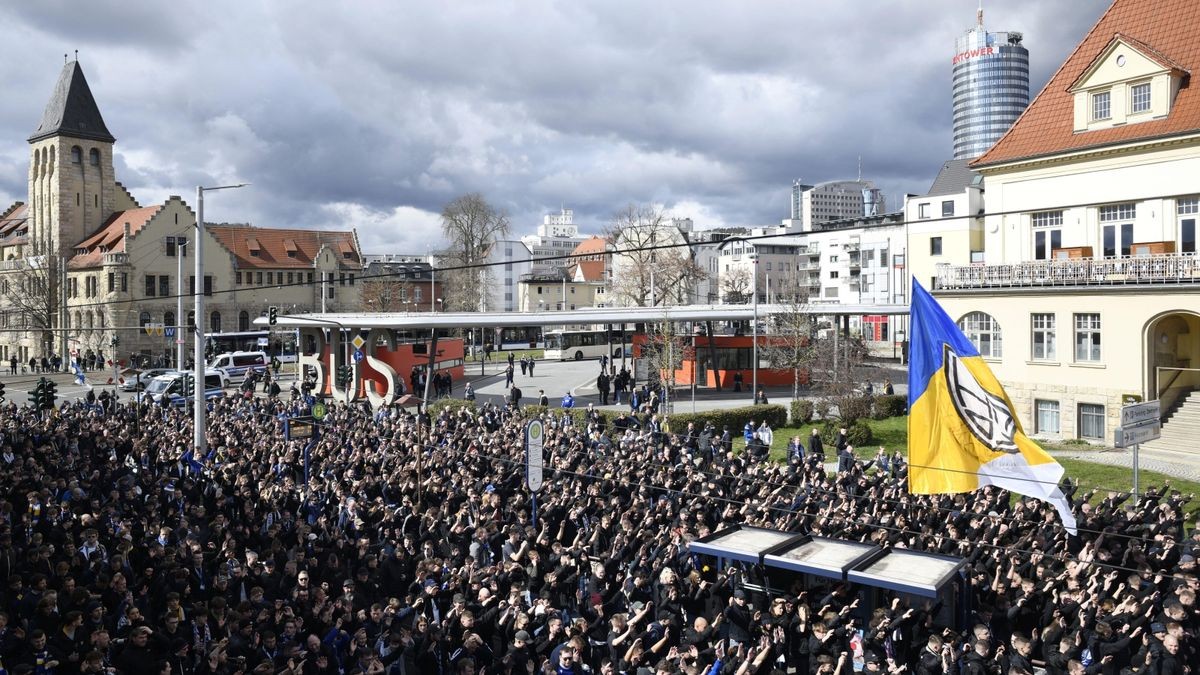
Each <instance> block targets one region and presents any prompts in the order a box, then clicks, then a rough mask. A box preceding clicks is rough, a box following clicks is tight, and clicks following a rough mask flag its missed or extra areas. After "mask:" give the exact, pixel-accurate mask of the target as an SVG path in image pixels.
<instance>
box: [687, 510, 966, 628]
mask: <svg viewBox="0 0 1200 675" xmlns="http://www.w3.org/2000/svg"><path fill="white" fill-rule="evenodd" d="M688 549H689V550H690V551H691V552H692V553H694V554H698V555H702V556H711V557H713V558H716V560H717V565H718V568H719V569H724V568H725V567H727V566H729V565H731V564H736V565H739V567H740V568H741V569H743V570H744V573H743V575H742V578H741V580H740V584H741V585H742V586H743V587H745V588H746V589H747V590H749V591H752V592H757V593H763V594H766V595H780V594H783V593H785V592H789V591H791V590H794V589H809V588H814V587H821V586H827V587H832V586H837V585H839V584H848V585H849V586H850V591H851V594H852V595H853V596H856V597H858V598H859V599H860V606H859V611H858V612H857V613H856V614H861V615H863V616H870V614H871V612H873V611H874V610H875V608H877V607H883V606H886V605H887V604H888V603H890V599H891V598H892V597H895V596H900V597H903V598H905V599H906V600H907V601H908V603H909V605H910V606H912V607H920V606H922V605H923V604H924V603H925V601H927V600H928V601H929V602H930V604H931V605H933V606H935V607H938V612H937V615H936V617H935V620H936V622H937V623H938V624H939V625H943V626H955V627H958V626H959V624H960V623H961V622H962V621H964V620H965V615H966V606H965V602H966V600H967V599H968V598H967V597H966V595H967V594H966V593H964V592H963V580H962V575H961V571H962V569H963V567H964V565H965V561H964V560H962V559H960V558H951V557H947V556H942V555H936V554H932V553H922V552H919V551H908V550H904V549H894V548H892V549H887V548H882V547H880V546H877V545H875V544H868V543H864V542H859V541H851V540H843V539H834V538H829V537H820V536H814V535H811V534H804V533H798V532H784V531H781V530H772V529H768V528H759V527H749V526H743V525H736V526H734V527H731V528H728V529H724V530H720V531H718V532H714V533H712V534H710V535H708V536H706V537H702V538H700V539H697V540H695V541H693V542H691V543H690V544H689V545H688ZM939 603H940V604H939Z"/></svg>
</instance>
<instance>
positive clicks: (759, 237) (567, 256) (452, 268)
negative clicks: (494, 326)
mask: <svg viewBox="0 0 1200 675" xmlns="http://www.w3.org/2000/svg"><path fill="white" fill-rule="evenodd" d="M1178 196H1179V195H1178V194H1170V195H1160V196H1157V197H1147V198H1146V200H1148V201H1149V200H1155V199H1174V198H1176V197H1178ZM1107 203H1109V202H1086V203H1078V204H1063V205H1057V206H1046V207H1042V208H1039V209H1038V211H1056V210H1066V209H1077V208H1087V207H1092V206H1101V205H1104V204H1107ZM1029 212H1030V211H1029V209H1012V210H1009V211H994V212H990V213H982V214H978V215H975V216H939V217H937V218H919V219H916V220H907V219H903V220H896V221H891V222H888V223H886V224H887V225H889V226H901V225H909V224H916V223H921V224H928V223H938V222H945V221H950V220H963V219H980V218H986V217H988V216H1013V215H1022V214H1026V213H1029ZM793 236H796V235H795V233H782V232H780V233H770V234H756V235H746V236H732V237H729V238H728V239H727V241H729V240H738V241H750V242H753V241H765V240H769V239H776V238H779V237H793ZM695 245H696V242H683V243H665V244H654V245H652V246H636V247H629V248H623V249H618V248H614V249H612V250H606V251H605V252H604V253H603V255H612V254H614V253H616V254H619V253H630V252H635V251H663V250H671V249H676V248H691V247H693V246H695ZM595 255H597V254H596V253H562V254H558V255H549V256H542V257H537V258H533V257H531V258H529V259H528V260H527V261H522V262H529V263H540V262H549V261H555V260H575V259H576V258H589V257H593V256H595ZM512 262H513V261H512V260H501V261H496V262H479V263H471V264H467V265H447V266H445V267H437V268H434V270H435V271H436V272H456V271H463V270H476V269H485V268H491V267H500V266H502V265H507V264H511V263H512ZM406 274H407V273H406V272H405V271H397V272H382V273H379V274H371V275H367V276H358V277H355V281H356V282H363V281H374V280H378V279H388V278H393V277H401V278H403V277H404V276H405V275H406ZM324 283H331V282H330V281H329V280H321V279H318V278H315V277H314V279H313V280H312V281H308V280H302V281H294V282H291V283H276V284H257V285H244V286H237V287H235V288H227V289H224V290H217V289H213V291H212V292H211V293H208V294H206V296H205V297H212V296H215V295H224V294H227V293H242V292H250V291H259V290H272V289H280V288H292V287H303V286H317V285H320V284H324ZM180 296H182V297H184V298H190V297H194V296H195V293H176V294H173V295H171V294H168V295H158V296H154V300H156V301H161V300H174V299H176V298H178V297H180ZM145 300H146V298H121V299H117V300H101V301H96V302H90V303H82V304H75V305H69V307H70V309H72V310H76V309H88V308H93V307H105V306H108V305H122V304H131V303H136V302H143V301H145ZM830 306H831V307H835V306H836V305H830ZM385 313H399V312H385ZM30 330H34V329H30ZM92 330H108V329H101V328H96V329H92Z"/></svg>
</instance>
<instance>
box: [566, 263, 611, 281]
mask: <svg viewBox="0 0 1200 675" xmlns="http://www.w3.org/2000/svg"><path fill="white" fill-rule="evenodd" d="M580 272H582V273H583V281H604V261H603V260H581V261H579V262H577V263H575V264H574V265H573V266H572V267H571V278H572V279H574V280H576V281H578V280H579V273H580Z"/></svg>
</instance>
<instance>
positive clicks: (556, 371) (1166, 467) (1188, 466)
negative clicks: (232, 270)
mask: <svg viewBox="0 0 1200 675" xmlns="http://www.w3.org/2000/svg"><path fill="white" fill-rule="evenodd" d="M506 366H507V364H506V363H503V362H493V363H487V364H485V366H484V373H483V374H482V375H481V374H480V367H479V364H467V367H466V379H467V380H468V381H470V382H472V386H473V387H474V388H475V392H476V395H477V396H478V398H479V400H481V401H492V402H495V403H503V401H504V399H505V398H506V396H507V394H508V390H507V388H506V387H505V386H504V369H505V367H506ZM599 370H600V368H599V362H597V361H595V360H589V361H566V362H561V363H556V362H550V361H539V362H538V364H537V367H536V368H535V369H534V375H533V376H532V377H530V376H529V375H524V376H523V375H521V371H520V369H519V368H518V369H517V371H516V383H517V386H519V387H520V388H521V391H522V393H523V395H524V397H523V399H522V402H523V403H536V402H537V398H538V390H539V389H544V390H545V392H546V395H547V396H548V397H549V398H550V403H551V405H552V406H558V405H559V403H560V402H561V400H562V396H563V394H564V393H565V392H567V391H570V392H572V394H573V395H574V396H575V399H576V405H577V406H581V407H582V406H586V405H587V404H588V403H594V404H596V405H599V401H600V398H599V395H598V392H597V390H596V375H597V374H598V373H599ZM87 375H88V384H87V385H78V384H75V381H74V378H73V377H72V376H70V375H69V374H66V373H50V374H47V375H46V377H48V378H50V379H52V380H54V382H55V383H57V384H58V395H59V401H64V400H67V401H73V400H75V399H77V398H80V399H81V398H83V397H84V396H86V395H87V392H88V389H89V387H95V391H96V393H97V395H98V394H99V393H100V392H101V391H102V390H105V389H107V390H109V391H112V389H113V387H112V386H111V385H108V384H107V380H108V378H109V377H110V374H109V371H95V372H90V373H88V374H87ZM39 377H42V375H40V374H25V375H8V374H4V373H0V382H4V384H5V386H6V394H7V397H8V400H9V401H13V402H15V403H17V404H18V405H20V404H23V403H25V402H26V401H27V400H28V392H29V391H30V390H32V388H33V386H34V384H35V383H36V382H37V380H38V378H39ZM869 377H870V378H871V379H872V380H878V381H882V380H883V379H884V378H885V377H888V378H890V379H891V380H892V382H894V383H896V384H895V387H896V393H897V394H903V393H905V390H906V389H905V385H904V378H903V375H902V374H898V373H895V372H888V371H882V370H881V371H880V372H879V373H878V375H876V374H872V375H870V376H869ZM285 379H286V378H285ZM462 384H463V383H462V382H456V383H455V387H454V393H455V396H456V397H461V396H462ZM284 389H285V390H286V389H287V386H286V385H285V386H284ZM767 395H768V398H769V399H770V400H771V402H772V403H779V404H782V405H788V403H790V402H791V400H792V397H791V391H790V388H788V389H782V388H780V389H768V390H767ZM130 396H131V394H130V393H127V392H122V393H121V399H122V400H127V399H129V398H130ZM750 396H751V395H750V392H749V391H743V392H741V393H734V392H732V391H720V392H712V391H708V390H697V391H696V400H695V410H696V411H697V412H703V411H706V410H716V409H720V408H729V407H733V406H738V405H748V404H749V403H750V401H751V398H750ZM801 397H804V394H803V393H802V394H801ZM625 407H627V406H626V405H615V404H613V405H609V406H607V408H606V409H609V410H618V409H622V408H625ZM692 410H693V403H692V392H691V390H690V389H681V390H680V391H679V398H677V399H676V405H675V411H676V412H692ZM1051 454H1053V455H1054V456H1056V457H1064V458H1070V459H1078V460H1082V461H1085V462H1093V463H1096V464H1105V465H1109V466H1119V467H1125V468H1128V469H1130V470H1132V468H1133V454H1132V453H1131V452H1129V451H1127V450H1110V451H1104V452H1102V451H1099V450H1065V451H1054V452H1052V453H1051ZM1139 465H1140V467H1141V468H1142V469H1145V470H1147V471H1157V472H1159V473H1163V474H1166V475H1168V476H1173V477H1176V478H1183V479H1186V480H1192V481H1197V482H1200V462H1197V461H1196V457H1195V456H1191V455H1184V454H1180V453H1173V452H1165V451H1157V452H1155V451H1148V450H1146V451H1142V452H1141V453H1140V454H1139Z"/></svg>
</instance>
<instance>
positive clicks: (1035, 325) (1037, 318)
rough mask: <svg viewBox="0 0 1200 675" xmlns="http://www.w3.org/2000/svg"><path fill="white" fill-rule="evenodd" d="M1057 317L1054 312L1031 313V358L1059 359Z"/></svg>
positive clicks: (1039, 359)
mask: <svg viewBox="0 0 1200 675" xmlns="http://www.w3.org/2000/svg"><path fill="white" fill-rule="evenodd" d="M1057 319H1058V318H1057V316H1056V315H1055V314H1053V313H1035V314H1030V315H1029V324H1030V340H1031V342H1030V347H1029V354H1030V358H1031V360H1033V361H1057V360H1058V344H1057V342H1058V336H1057V330H1056V328H1057V323H1058V320H1057ZM1039 348H1040V353H1039Z"/></svg>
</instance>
